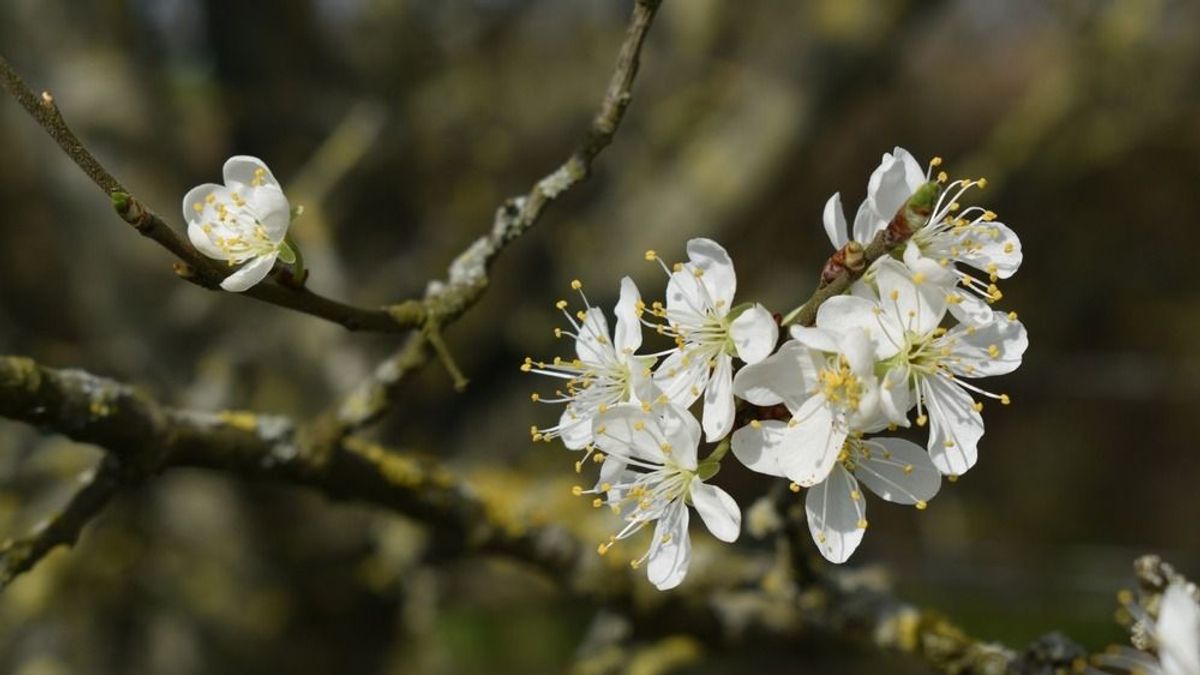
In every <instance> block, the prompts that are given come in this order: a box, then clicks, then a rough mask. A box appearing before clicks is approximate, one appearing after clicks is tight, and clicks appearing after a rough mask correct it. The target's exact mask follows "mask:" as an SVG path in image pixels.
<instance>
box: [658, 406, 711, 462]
mask: <svg viewBox="0 0 1200 675" xmlns="http://www.w3.org/2000/svg"><path fill="white" fill-rule="evenodd" d="M653 411H654V414H655V415H656V417H657V428H654V427H651V429H652V430H654V431H656V437H657V438H658V440H659V442H660V444H661V443H662V442H666V443H668V444H669V445H670V446H671V461H673V462H674V463H675V464H677V465H678V466H680V467H682V468H684V469H687V470H689V471H692V470H695V468H696V448H698V447H699V446H700V423H699V422H697V421H696V416H695V415H693V414H692V413H691V412H689V411H688V409H687V408H684V407H682V406H678V405H675V404H673V403H668V404H666V405H658V406H654V409H653Z"/></svg>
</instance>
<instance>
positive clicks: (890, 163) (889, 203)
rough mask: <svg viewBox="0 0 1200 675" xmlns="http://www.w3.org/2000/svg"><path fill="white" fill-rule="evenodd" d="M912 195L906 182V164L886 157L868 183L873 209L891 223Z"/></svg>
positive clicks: (868, 196)
mask: <svg viewBox="0 0 1200 675" xmlns="http://www.w3.org/2000/svg"><path fill="white" fill-rule="evenodd" d="M912 193H913V191H912V190H910V189H909V188H908V181H907V180H905V172H904V162H903V161H900V160H897V159H895V158H892V157H891V156H890V155H884V161H883V163H882V164H880V165H879V168H877V169H875V171H874V173H872V174H871V178H870V180H869V181H868V182H867V199H868V200H869V201H870V202H871V209H872V210H873V211H874V212H875V213H876V214H877V215H878V216H879V218H880V219H881V220H883V221H884V222H891V220H892V218H894V217H895V216H896V212H897V211H899V210H900V207H901V206H903V205H904V202H906V201H908V198H909V197H911V196H912Z"/></svg>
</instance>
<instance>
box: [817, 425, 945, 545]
mask: <svg viewBox="0 0 1200 675" xmlns="http://www.w3.org/2000/svg"><path fill="white" fill-rule="evenodd" d="M941 480H942V477H941V474H940V473H938V470H937V468H936V467H934V465H933V463H932V462H931V461H930V459H929V455H928V454H927V453H926V452H925V451H924V450H923V449H922V448H921V446H919V445H916V444H914V443H910V442H909V441H906V440H903V439H899V438H870V439H866V438H862V437H861V435H858V434H852V435H850V436H848V437H847V438H846V441H845V443H844V444H843V446H842V449H841V452H840V453H839V454H838V457H837V464H835V465H834V467H833V470H832V471H830V472H829V475H828V476H827V477H826V478H825V480H823V481H821V482H820V483H817V484H816V485H814V486H812V487H810V488H809V489H808V495H807V496H806V497H805V500H804V510H805V512H806V514H807V516H808V529H809V532H811V533H812V537H813V541H814V542H816V544H817V549H818V550H819V551H820V552H821V555H823V556H825V558H826V559H827V560H829V561H830V562H834V563H843V562H845V561H846V560H847V559H848V558H849V557H850V554H852V553H854V550H855V549H856V548H858V545H859V544H860V543H862V539H863V535H864V534H865V533H866V530H867V505H866V500H865V499H864V498H863V494H862V490H861V489H860V486H859V484H860V483H862V484H864V485H866V486H867V487H868V488H870V489H871V491H872V492H874V493H875V494H877V495H879V496H880V497H882V498H883V499H885V500H887V501H889V502H893V503H895V504H910V505H913V506H915V507H917V508H918V509H922V510H924V509H925V508H926V506H927V505H928V502H929V500H930V499H933V497H934V495H936V494H937V491H938V488H939V487H940V486H941Z"/></svg>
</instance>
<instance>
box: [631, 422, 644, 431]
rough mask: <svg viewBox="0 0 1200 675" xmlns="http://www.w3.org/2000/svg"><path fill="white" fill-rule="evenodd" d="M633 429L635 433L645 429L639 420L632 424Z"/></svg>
mask: <svg viewBox="0 0 1200 675" xmlns="http://www.w3.org/2000/svg"><path fill="white" fill-rule="evenodd" d="M633 428H634V430H635V431H643V430H644V429H645V428H646V423H645V422H643V421H641V420H638V421H636V422H634V423H633Z"/></svg>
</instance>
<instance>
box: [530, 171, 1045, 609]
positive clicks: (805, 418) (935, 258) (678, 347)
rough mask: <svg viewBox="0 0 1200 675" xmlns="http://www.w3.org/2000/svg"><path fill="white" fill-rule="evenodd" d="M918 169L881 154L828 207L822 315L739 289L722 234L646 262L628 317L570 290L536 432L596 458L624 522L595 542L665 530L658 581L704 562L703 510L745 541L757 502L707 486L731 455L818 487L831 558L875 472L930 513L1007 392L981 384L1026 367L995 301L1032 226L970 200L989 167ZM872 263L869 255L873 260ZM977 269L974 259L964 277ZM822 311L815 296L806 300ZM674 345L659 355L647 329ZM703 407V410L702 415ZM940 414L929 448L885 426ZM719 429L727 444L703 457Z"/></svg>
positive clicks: (904, 500) (624, 293)
mask: <svg viewBox="0 0 1200 675" xmlns="http://www.w3.org/2000/svg"><path fill="white" fill-rule="evenodd" d="M940 164H941V160H940V159H937V158H935V159H934V160H933V161H932V162H930V164H929V167H928V168H927V169H925V170H922V169H921V167H920V165H919V164H917V162H916V160H914V159H913V157H912V156H911V155H910V154H909V153H908V152H906V151H904V150H903V149H901V148H896V149H895V150H894V151H893V152H891V153H887V154H885V155H884V156H883V161H882V162H881V163H880V165H879V167H878V168H877V169H876V170H875V171H874V172H873V173H872V174H871V177H870V180H869V181H868V184H867V197H866V199H865V200H863V202H862V205H861V206H860V207H859V209H858V211H857V214H856V216H855V218H854V223H853V238H851V236H850V235H851V233H850V231H849V228H848V226H847V221H846V218H845V215H844V213H843V210H842V206H841V197H840V195H837V194H835V195H833V197H831V198H830V199H829V201H828V202H827V203H826V205H825V210H824V224H825V229H826V232H827V233H828V235H829V239H830V241H831V242H832V244H833V246H834V248H835V249H836V252H835V253H834V255H833V256H831V258H830V262H829V263H828V264H827V265H826V269H825V270H824V271H823V272H822V278H821V285H822V287H824V286H825V285H827V284H829V283H831V282H832V281H833V280H834V279H836V278H837V277H838V276H839V275H840V274H843V273H845V274H848V275H850V276H851V277H852V278H854V279H855V281H854V282H853V284H851V285H849V286H848V288H847V290H846V291H845V292H844V293H842V294H840V295H834V296H833V297H829V298H828V299H826V300H825V301H824V302H820V300H818V299H817V298H820V297H822V294H820V293H818V294H816V295H814V296H813V297H814V299H812V300H810V301H809V302H810V303H817V302H820V304H819V306H818V307H816V312H815V314H813V316H814V317H815V319H814V320H813V321H812V322H811V323H812V324H813V325H811V326H801V325H796V321H795V320H796V318H797V317H798V316H800V314H801V311H802V310H803V309H804V306H803V305H802V306H801V307H798V308H797V309H796V310H795V311H793V312H791V313H790V314H789V315H787V316H786V317H780V316H778V315H773V314H772V313H771V312H769V311H768V310H767V309H765V308H764V307H763V306H762V305H759V304H755V303H750V302H742V303H740V304H739V303H737V302H735V299H734V296H735V293H736V290H737V276H736V274H735V272H734V266H733V262H732V260H730V258H729V255H728V254H727V253H726V251H725V249H724V248H722V247H721V246H720V245H719V244H717V243H716V242H714V241H711V240H708V239H693V240H691V241H689V242H688V243H687V257H688V259H687V261H686V262H680V263H675V264H673V265H671V264H668V263H666V262H665V261H664V260H663V259H662V258H660V257H659V256H658V254H657V253H655V252H654V251H648V252H647V253H646V258H647V260H650V261H654V262H657V263H658V264H660V265H661V266H662V268H663V270H664V272H665V273H666V274H667V277H668V278H667V285H666V296H665V301H663V302H658V301H655V302H652V303H651V304H649V305H647V304H646V303H645V302H644V301H643V300H642V298H641V295H640V293H639V291H638V289H637V287H636V286H635V285H634V282H633V281H632V280H631V279H629V278H628V277H626V278H625V279H623V280H622V281H621V293H620V299H619V300H618V302H617V305H616V308H615V311H614V314H615V320H616V323H615V328H614V330H613V331H612V332H610V330H609V325H608V319H607V318H606V316H605V313H604V311H603V310H601V309H600V308H597V307H595V306H593V305H591V304H590V302H589V301H588V299H587V296H586V295H585V294H584V293H583V287H582V284H581V283H580V282H579V281H574V282H572V284H571V285H572V287H573V288H574V289H575V290H576V291H578V293H579V295H580V298H581V299H582V302H583V309H580V310H578V311H577V312H575V313H571V311H569V310H568V305H569V303H568V302H567V301H565V300H561V301H559V302H558V308H559V309H560V310H562V311H563V313H564V314H565V316H566V318H567V321H568V323H569V328H567V329H556V330H555V334H556V335H557V336H558V337H566V338H570V339H572V340H573V341H574V342H575V356H574V357H572V358H562V357H556V358H555V359H554V360H553V361H550V362H545V361H534V360H533V359H532V358H527V359H526V360H525V363H524V364H523V365H522V370H524V371H526V372H533V373H538V374H541V375H545V376H549V377H552V378H556V379H557V381H558V382H559V386H558V387H557V388H556V389H555V392H554V396H545V397H543V396H542V395H540V394H534V395H533V400H534V401H541V402H545V403H554V404H563V405H564V408H563V411H562V414H561V416H560V417H559V419H558V423H557V424H555V425H553V426H547V427H537V426H535V427H533V428H532V436H533V440H535V441H551V440H552V439H555V438H560V439H562V442H563V444H564V445H566V447H567V448H569V449H572V450H576V451H580V452H582V453H584V456H583V458H582V459H580V460H579V461H577V462H576V464H575V466H576V470H577V471H582V469H583V466H584V465H585V463H586V462H587V461H588V460H589V459H590V460H591V461H593V462H594V463H597V464H600V471H599V477H598V479H597V481H596V483H595V484H594V485H593V486H592V487H591V488H585V487H584V486H576V488H575V493H576V494H578V495H588V496H590V497H591V498H592V502H593V505H595V506H597V507H602V506H606V505H607V506H609V507H610V508H611V509H612V511H613V512H614V513H616V514H617V515H618V516H620V518H621V520H622V522H623V523H624V525H623V526H622V527H621V528H620V529H619V531H617V532H616V533H615V534H614V535H613V536H612V537H611V538H610V539H609V540H608V541H606V542H604V543H602V544H601V545H600V547H599V551H600V553H601V554H604V553H605V552H607V551H608V550H609V548H610V547H611V546H613V545H614V544H615V543H616V542H618V541H620V540H623V539H626V538H628V537H630V536H632V535H633V534H634V533H636V532H638V531H639V530H641V529H642V528H643V527H645V526H647V525H651V524H653V529H654V534H653V539H652V540H651V543H650V547H649V549H648V550H647V551H646V553H645V554H644V555H643V556H642V557H641V558H638V559H636V560H634V561H633V565H634V567H642V566H645V567H646V569H647V574H648V577H649V579H650V581H651V582H652V583H653V584H654V585H655V586H657V587H658V588H660V589H667V588H671V587H673V586H675V585H677V584H678V583H680V582H681V581H682V580H683V578H684V575H685V574H686V572H687V565H688V560H689V557H690V540H689V538H688V518H689V509H688V507H689V506H690V507H691V508H693V509H695V510H696V512H697V513H699V515H700V517H701V520H703V521H704V523H705V525H706V526H707V527H708V529H709V531H710V532H712V534H714V535H715V536H716V537H717V538H718V539H721V540H723V541H733V540H735V539H736V538H737V536H738V533H739V530H740V522H741V512H740V509H739V507H738V505H737V503H736V502H735V501H734V499H733V498H732V497H731V496H730V495H729V494H728V493H727V492H725V491H724V490H722V489H721V488H719V487H716V486H715V485H712V484H711V479H712V478H713V477H714V476H715V475H716V474H717V471H718V469H719V468H720V464H721V462H722V461H723V460H725V459H726V456H727V455H728V454H730V453H729V450H732V456H733V457H734V458H736V460H737V461H739V462H740V463H741V464H743V465H744V466H746V467H747V468H749V469H751V470H752V471H756V472H758V473H762V474H766V475H769V476H778V477H782V478H786V479H787V480H788V481H790V483H791V488H792V490H793V491H795V492H799V491H800V490H801V489H802V488H806V489H807V495H806V498H805V499H806V501H805V506H806V512H807V517H808V525H809V529H810V531H811V533H812V536H813V539H814V541H815V542H816V544H817V547H818V549H819V550H820V552H821V554H822V555H823V556H824V557H825V558H827V559H829V560H830V561H832V562H835V563H841V562H844V561H845V560H846V559H847V558H849V557H850V555H851V554H852V553H853V552H854V550H855V548H857V547H858V545H859V543H860V542H861V541H862V538H863V535H864V533H865V530H866V527H867V519H866V503H865V500H864V498H863V492H862V486H863V485H865V486H866V487H867V488H868V489H869V490H870V491H871V492H874V493H875V494H876V495H878V496H879V497H881V498H882V499H884V500H886V501H890V502H894V503H898V504H908V505H912V506H914V507H916V508H917V509H925V508H926V507H927V506H928V503H929V501H930V500H931V499H932V498H933V497H934V496H935V495H936V494H937V492H938V489H939V488H940V485H941V479H942V477H943V476H947V477H949V478H950V479H951V480H953V479H955V478H957V477H958V476H959V475H961V474H963V473H965V472H966V471H967V470H969V469H970V468H971V467H972V466H974V464H975V462H976V458H977V454H978V445H979V441H980V439H981V437H982V436H983V432H984V426H983V417H982V415H981V412H982V410H983V402H982V401H983V400H985V399H991V400H995V401H999V402H1000V403H1002V404H1007V403H1008V402H1009V398H1008V396H1007V395H1005V394H1001V393H993V392H992V391H990V390H988V389H985V388H983V387H982V386H980V385H979V384H977V383H976V381H977V380H978V379H980V378H986V377H991V376H996V375H1003V374H1006V373H1009V372H1011V371H1012V370H1014V369H1015V368H1017V366H1019V365H1020V363H1021V358H1022V355H1023V353H1024V351H1025V348H1026V346H1027V345H1028V340H1027V337H1026V333H1025V328H1024V326H1022V325H1021V323H1020V322H1019V321H1017V318H1016V314H1015V313H1011V312H1010V313H1005V312H1000V311H996V310H995V309H994V304H995V303H996V302H997V301H999V300H1000V299H1001V298H1002V294H1001V292H1000V289H999V288H998V287H997V285H996V283H997V281H999V280H1000V279H1005V278H1008V277H1009V276H1011V275H1012V274H1013V273H1014V272H1015V271H1016V270H1017V268H1018V267H1019V266H1020V264H1021V247H1020V241H1019V240H1018V239H1017V236H1016V235H1015V234H1014V233H1013V232H1012V230H1010V229H1009V228H1008V227H1006V226H1005V225H1003V224H1001V223H1000V222H998V221H997V220H996V215H995V214H994V213H993V212H991V211H988V210H985V209H983V208H981V207H977V206H970V207H966V208H964V207H962V206H961V204H960V202H961V201H963V200H964V198H965V197H966V196H967V194H968V193H969V192H970V191H971V190H972V189H979V188H983V187H984V186H985V185H986V181H985V180H984V179H977V180H970V179H968V180H953V181H952V180H950V179H949V177H948V176H947V175H946V174H945V173H944V172H940V171H939V172H938V173H937V174H936V175H934V174H933V172H934V171H935V170H936V169H937V167H939V166H940ZM869 258H873V259H869ZM964 268H973V269H974V270H975V271H967V270H966V269H964ZM809 313H810V314H812V313H811V309H810V312H809ZM643 328H648V329H650V330H652V331H654V332H655V333H657V334H658V335H660V336H664V337H665V338H667V339H669V340H670V341H671V342H664V344H663V347H664V348H663V349H660V350H658V351H649V352H643V351H641V350H642V329H643ZM697 413H698V416H699V420H698V419H697V416H696V414H697ZM914 422H915V425H916V427H918V428H927V429H928V435H927V442H926V444H925V447H921V446H920V445H918V444H917V443H914V442H912V441H910V440H906V439H903V438H898V437H893V436H888V435H880V434H881V433H883V434H886V432H894V431H897V430H898V428H899V427H911V426H912V425H913V423H914ZM702 435H703V440H704V441H705V442H707V443H709V444H716V445H715V447H714V448H713V449H712V450H711V451H710V452H708V453H707V456H706V457H705V458H704V459H703V460H701V459H700V458H699V457H700V455H699V447H700V445H701V441H702V438H701V436H702Z"/></svg>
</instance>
